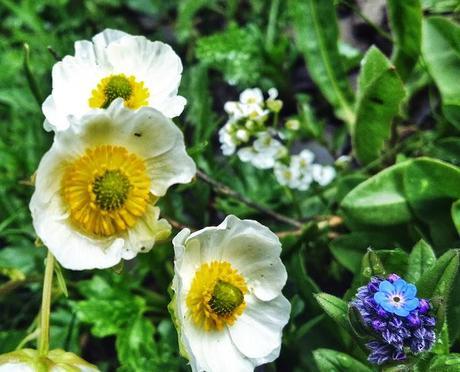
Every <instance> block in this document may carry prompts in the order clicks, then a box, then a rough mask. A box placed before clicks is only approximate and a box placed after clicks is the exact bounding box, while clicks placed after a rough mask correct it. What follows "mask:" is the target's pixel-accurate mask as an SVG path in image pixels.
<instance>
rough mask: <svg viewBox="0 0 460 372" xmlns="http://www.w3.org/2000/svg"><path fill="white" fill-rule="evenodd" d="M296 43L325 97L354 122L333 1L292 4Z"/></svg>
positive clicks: (299, 0)
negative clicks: (339, 48) (338, 40)
mask: <svg viewBox="0 0 460 372" xmlns="http://www.w3.org/2000/svg"><path fill="white" fill-rule="evenodd" d="M289 8H290V14H291V17H292V21H293V25H294V30H295V33H296V43H297V46H298V48H299V51H300V52H301V53H303V55H304V58H305V60H306V62H307V66H308V71H309V73H310V74H311V77H312V79H313V80H314V81H315V82H316V84H317V85H318V88H319V89H320V90H321V92H322V94H323V95H324V96H325V97H326V98H327V100H328V101H329V103H330V104H331V105H332V106H333V107H334V109H335V110H336V114H337V116H338V117H340V118H342V119H344V120H345V121H346V122H347V123H350V124H351V122H352V121H353V118H354V114H353V110H352V108H351V104H350V102H351V97H352V94H351V92H350V87H349V85H348V82H347V79H346V76H345V71H344V68H343V65H342V61H341V59H340V55H339V50H338V46H337V39H338V26H337V20H336V18H335V11H334V3H333V1H332V0H291V1H290V2H289Z"/></svg>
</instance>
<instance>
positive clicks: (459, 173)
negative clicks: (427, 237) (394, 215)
mask: <svg viewBox="0 0 460 372" xmlns="http://www.w3.org/2000/svg"><path fill="white" fill-rule="evenodd" d="M458 185H460V168H458V167H456V166H453V165H451V164H449V163H444V162H442V161H439V160H435V159H430V158H419V159H416V160H414V161H413V163H412V164H411V165H410V167H408V168H407V169H406V172H405V175H404V189H405V193H406V197H407V200H408V202H409V204H410V206H411V210H412V211H413V212H414V214H415V215H416V216H417V217H418V218H419V219H421V220H422V221H424V222H426V223H427V225H428V226H429V228H430V232H431V238H432V239H433V241H434V243H435V244H436V245H437V246H441V247H446V246H449V245H450V244H452V243H453V242H454V241H455V240H456V239H457V238H458V234H457V232H456V231H455V227H454V224H453V222H452V218H451V214H450V210H451V206H452V202H453V201H454V200H457V199H459V198H460V187H459V186H458Z"/></svg>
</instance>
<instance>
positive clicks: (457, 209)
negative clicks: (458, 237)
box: [452, 200, 460, 234]
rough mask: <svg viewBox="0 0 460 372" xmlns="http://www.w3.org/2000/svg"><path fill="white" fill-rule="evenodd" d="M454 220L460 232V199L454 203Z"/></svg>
mask: <svg viewBox="0 0 460 372" xmlns="http://www.w3.org/2000/svg"><path fill="white" fill-rule="evenodd" d="M452 220H453V221H454V224H455V228H456V229H457V232H458V233H459V234H460V200H457V201H456V202H454V203H453V204H452Z"/></svg>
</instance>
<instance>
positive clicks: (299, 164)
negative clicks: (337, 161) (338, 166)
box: [274, 150, 336, 191]
mask: <svg viewBox="0 0 460 372" xmlns="http://www.w3.org/2000/svg"><path fill="white" fill-rule="evenodd" d="M314 158H315V155H314V154H313V153H312V152H311V151H310V150H302V151H301V152H300V153H299V154H298V155H292V156H291V158H290V161H289V165H286V164H284V163H281V162H276V164H275V167H274V171H275V177H276V180H277V181H278V182H279V183H280V184H281V185H284V186H287V187H289V188H290V189H297V190H300V191H305V190H308V188H309V187H310V185H311V183H312V182H316V183H318V184H319V185H320V186H326V185H328V184H329V183H331V182H332V181H333V179H334V178H335V175H336V171H335V169H334V167H332V166H330V165H321V164H317V163H313V160H314Z"/></svg>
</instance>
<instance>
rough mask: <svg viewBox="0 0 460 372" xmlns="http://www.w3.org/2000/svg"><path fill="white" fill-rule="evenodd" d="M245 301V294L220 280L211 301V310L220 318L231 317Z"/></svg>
mask: <svg viewBox="0 0 460 372" xmlns="http://www.w3.org/2000/svg"><path fill="white" fill-rule="evenodd" d="M243 301H244V296H243V292H241V290H240V289H239V288H238V287H235V286H234V285H232V284H230V283H227V282H224V281H222V280H219V281H218V282H217V283H216V285H215V286H214V290H213V292H212V297H211V299H210V300H209V306H210V307H211V310H212V311H213V312H214V313H215V314H217V315H219V316H227V315H230V314H231V313H232V312H233V310H235V309H236V308H237V307H238V306H240V305H241V304H242V303H243Z"/></svg>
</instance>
